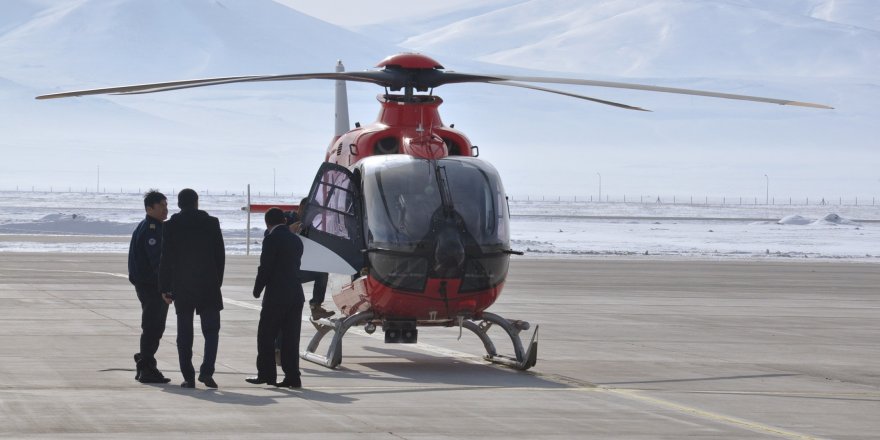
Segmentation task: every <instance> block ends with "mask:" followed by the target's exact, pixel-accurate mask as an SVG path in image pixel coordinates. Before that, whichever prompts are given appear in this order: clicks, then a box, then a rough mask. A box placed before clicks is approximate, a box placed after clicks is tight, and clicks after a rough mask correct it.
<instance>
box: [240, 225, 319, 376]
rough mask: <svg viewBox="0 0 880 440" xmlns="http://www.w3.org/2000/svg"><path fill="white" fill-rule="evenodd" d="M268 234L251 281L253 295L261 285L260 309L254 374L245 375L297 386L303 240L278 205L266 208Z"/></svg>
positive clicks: (259, 292)
mask: <svg viewBox="0 0 880 440" xmlns="http://www.w3.org/2000/svg"><path fill="white" fill-rule="evenodd" d="M266 227H267V228H268V229H269V234H268V235H266V238H265V239H264V240H263V251H262V253H261V254H260V267H259V269H257V279H256V281H255V282H254V298H259V297H260V294H261V293H262V292H263V289H264V288H265V289H266V296H264V297H263V310H262V311H261V312H260V323H259V325H258V327H257V376H255V377H248V378H247V379H245V380H246V381H247V382H249V383H252V384H264V383H265V384H270V385H275V386H278V387H291V388H300V387H302V382H301V381H300V377H299V333H300V328H301V326H302V309H303V303H304V302H305V296H304V295H303V290H302V284H301V281H300V279H299V266H300V262H301V260H302V254H303V244H302V241H301V240H300V239H299V237H298V236H297V235H296V234H294V233H292V232H290V229H288V227H287V225H286V221H285V217H284V212H283V211H281V209H279V208H271V209H269V210H268V211H266ZM279 331H280V333H281V341H282V342H281V369H282V370H284V380H282V381H281V382H277V383H276V380H275V379H276V378H277V372H276V370H275V337H276V336H277V335H278V333H279Z"/></svg>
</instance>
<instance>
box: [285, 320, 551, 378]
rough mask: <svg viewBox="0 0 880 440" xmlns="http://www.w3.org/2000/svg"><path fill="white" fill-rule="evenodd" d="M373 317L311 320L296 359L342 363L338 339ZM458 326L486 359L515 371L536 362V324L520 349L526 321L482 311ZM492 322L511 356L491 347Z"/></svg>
mask: <svg viewBox="0 0 880 440" xmlns="http://www.w3.org/2000/svg"><path fill="white" fill-rule="evenodd" d="M373 316H374V315H373V312H360V313H356V314H354V315H351V316H349V317H347V318H345V319H326V318H325V319H319V320H317V321H312V324H314V326H315V329H316V330H317V333H315V336H312V340H311V341H310V342H309V346H308V347H307V348H306V351H304V352H302V353H300V358H302V359H303V360H307V361H309V362H314V363H316V364H318V365H323V366H324V367H327V368H330V369H333V368H336V367H337V366H339V364H340V363H342V338H343V337H344V336H345V333H346V332H347V331H348V329H349V328H351V327H352V326H355V325H359V324H362V323H365V322H369V321H371V320H372V319H373ZM461 325H462V327H464V328H466V329H468V330H470V331H472V332H474V333H476V335H477V336H478V337H479V338H480V340H481V341H483V345H484V346H485V347H486V355H485V356H484V357H483V358H484V359H486V360H487V361H489V362H492V363H496V364H501V365H505V366H508V367H511V368H515V369H517V370H528V369H529V368H531V367H534V366H535V363H537V361H538V326H535V333H533V334H532V339H531V341H530V342H529V345H528V349H527V350H523V344H522V340H521V339H520V337H519V333H520V332H521V331H522V330H528V329H529V327H530V326H529V323H528V322H525V321H518V320H516V321H511V320H507V319H504V318H502V317H500V316H498V315H496V314H494V313H489V312H483V315H482V319H478V320H471V319H466V320H464V321H462V323H461ZM492 325H498V326H499V327H501V328H502V329H503V330H504V331H505V332H506V333H507V335H508V336H509V337H510V341H511V342H512V343H513V351H514V356H506V355H501V354H498V352H497V350H495V344H494V343H493V342H492V339H491V338H490V337H489V334H488V331H489V329H490V328H491V327H492ZM374 328H375V327H374ZM331 331H332V332H333V339H332V340H331V341H330V346H329V347H328V348H327V354H326V355H320V354H318V353H316V352H315V351H316V350H317V349H318V345H320V343H321V340H322V339H324V336H326V335H327V333H330V332H331ZM371 333H372V332H371Z"/></svg>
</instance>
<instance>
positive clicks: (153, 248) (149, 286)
mask: <svg viewBox="0 0 880 440" xmlns="http://www.w3.org/2000/svg"><path fill="white" fill-rule="evenodd" d="M144 210H146V211H147V217H146V218H145V219H143V220H142V221H141V222H140V223H139V224H138V226H137V228H135V230H134V233H132V234H131V244H130V245H129V247H128V280H129V281H130V282H131V284H133V285H134V290H135V291H136V292H137V297H138V301H140V303H141V341H140V351H139V352H137V353H135V355H134V361H135V370H136V371H137V372H136V374H135V377H134V378H135V380H137V381H138V382H141V383H168V382H170V381H171V379H169V378H167V377H165V376H164V375H163V374H162V372H161V371H159V369H158V368H156V357H155V356H156V351H157V350H159V341H160V340H161V339H162V334H163V333H165V320H166V319H167V317H168V304H167V303H166V302H165V300H164V299H163V298H162V295H161V294H160V293H159V258H160V255H161V249H162V223H163V222H164V221H165V219H167V218H168V200H167V198H166V197H165V194H162V193H161V192H159V191H157V190H154V189H151V190H150V191H148V192H147V193H146V194H144Z"/></svg>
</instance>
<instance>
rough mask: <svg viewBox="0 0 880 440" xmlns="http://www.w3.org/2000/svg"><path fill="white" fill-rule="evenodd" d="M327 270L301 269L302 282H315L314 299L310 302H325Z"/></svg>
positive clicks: (313, 288) (300, 278)
mask: <svg viewBox="0 0 880 440" xmlns="http://www.w3.org/2000/svg"><path fill="white" fill-rule="evenodd" d="M328 278H329V276H328V275H327V272H312V271H310V270H301V271H299V280H300V282H301V283H308V282H311V281H314V282H315V285H314V286H313V287H312V299H311V300H309V304H321V303H323V302H324V295H325V294H326V293H327V279H328Z"/></svg>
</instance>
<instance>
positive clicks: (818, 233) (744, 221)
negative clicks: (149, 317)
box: [0, 192, 880, 263]
mask: <svg viewBox="0 0 880 440" xmlns="http://www.w3.org/2000/svg"><path fill="white" fill-rule="evenodd" d="M299 198H300V197H299V196H298V195H297V196H293V195H289V196H285V197H265V196H263V197H261V198H259V202H261V203H272V202H279V203H292V202H295V201H298V200H299ZM141 200H142V199H141V196H140V195H138V194H107V193H102V194H97V193H39V192H0V252H26V251H51V252H119V253H124V252H127V250H128V238H129V236H130V234H131V231H132V230H134V227H135V225H136V224H137V222H138V221H140V220H141V219H142V218H143V216H144V211H143V208H142V206H143V205H142V201H141ZM254 201H255V202H256V201H257V200H254ZM245 204H246V199H245V197H243V196H241V195H202V196H201V207H202V208H203V209H205V210H207V211H208V212H209V213H211V214H212V215H215V216H217V217H218V218H219V219H220V222H221V227H222V228H223V232H224V237H225V238H226V245H227V251H228V252H229V253H233V254H241V253H244V252H245V248H246V239H245V237H246V235H247V214H246V213H245V212H244V211H242V210H241V208H242V207H243V206H245ZM172 205H173V203H172ZM510 209H511V213H512V221H511V230H512V247H513V248H514V249H515V250H521V251H525V252H526V255H527V256H530V257H547V256H550V257H560V256H565V257H570V258H577V257H588V256H631V257H633V258H644V256H645V255H647V256H649V257H656V256H663V257H685V258H724V259H766V258H774V259H775V258H785V259H817V258H818V259H823V260H839V261H872V262H878V263H880V206H875V205H871V204H868V205H859V206H855V205H845V206H836V205H770V206H768V205H738V204H725V205H721V204H712V205H699V204H695V205H692V204H689V203H687V204H670V203H659V204H658V203H656V202H654V203H598V202H573V201H535V200H528V201H527V200H512V201H511V202H510ZM174 212H176V210H175V209H172V210H171V213H174ZM251 228H252V229H251V235H252V236H253V237H257V238H256V239H259V238H261V237H262V228H263V226H262V219H261V216H255V217H254V218H252V224H251ZM252 243H253V241H252ZM253 248H254V250H257V251H258V250H259V246H254V247H253Z"/></svg>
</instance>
